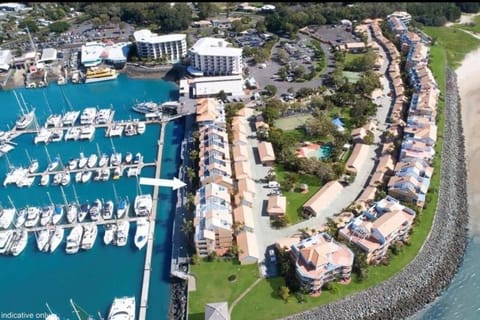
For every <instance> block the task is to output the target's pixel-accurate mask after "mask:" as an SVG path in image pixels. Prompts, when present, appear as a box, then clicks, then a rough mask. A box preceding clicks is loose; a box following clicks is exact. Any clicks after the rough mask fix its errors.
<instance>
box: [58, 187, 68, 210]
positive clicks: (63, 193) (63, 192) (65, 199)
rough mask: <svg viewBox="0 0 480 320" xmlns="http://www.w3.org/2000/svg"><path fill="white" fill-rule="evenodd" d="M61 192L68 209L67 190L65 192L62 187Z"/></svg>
mask: <svg viewBox="0 0 480 320" xmlns="http://www.w3.org/2000/svg"><path fill="white" fill-rule="evenodd" d="M60 190H62V196H63V201H64V202H65V205H66V206H67V207H68V201H67V196H66V195H65V190H63V186H60Z"/></svg>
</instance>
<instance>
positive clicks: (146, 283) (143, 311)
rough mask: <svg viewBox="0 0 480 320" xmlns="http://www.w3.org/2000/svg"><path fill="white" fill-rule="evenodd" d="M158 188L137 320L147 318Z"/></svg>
mask: <svg viewBox="0 0 480 320" xmlns="http://www.w3.org/2000/svg"><path fill="white" fill-rule="evenodd" d="M165 128H166V126H165V125H163V126H162V128H161V130H160V139H159V140H158V152H157V158H156V165H157V166H156V170H155V179H159V178H160V172H161V168H162V155H163V142H164V140H165ZM158 189H159V187H158V186H154V187H153V195H152V199H153V203H152V213H153V214H152V215H151V216H150V224H149V230H148V242H147V253H146V255H145V267H144V269H143V283H142V294H141V297H140V313H139V317H138V318H139V320H145V319H146V316H147V308H148V290H149V287H150V275H151V271H152V270H151V264H152V252H153V241H154V239H155V237H154V235H155V219H156V216H157V204H158Z"/></svg>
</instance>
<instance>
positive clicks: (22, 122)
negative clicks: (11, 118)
mask: <svg viewBox="0 0 480 320" xmlns="http://www.w3.org/2000/svg"><path fill="white" fill-rule="evenodd" d="M34 119H35V109H32V110H31V111H30V112H28V113H26V114H24V115H22V116H21V117H20V118H19V119H18V120H17V121H16V122H15V126H16V128H17V130H23V129H26V128H28V127H29V126H30V125H31V124H32V123H33V120H34Z"/></svg>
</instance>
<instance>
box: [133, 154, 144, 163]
mask: <svg viewBox="0 0 480 320" xmlns="http://www.w3.org/2000/svg"><path fill="white" fill-rule="evenodd" d="M141 162H143V156H142V154H141V153H140V152H137V153H136V154H135V157H133V164H139V163H141Z"/></svg>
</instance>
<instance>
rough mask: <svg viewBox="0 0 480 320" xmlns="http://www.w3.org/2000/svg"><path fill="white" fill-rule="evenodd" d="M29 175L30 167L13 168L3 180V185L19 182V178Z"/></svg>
mask: <svg viewBox="0 0 480 320" xmlns="http://www.w3.org/2000/svg"><path fill="white" fill-rule="evenodd" d="M27 175H28V169H24V168H13V169H11V170H10V171H9V172H8V173H7V176H6V177H5V180H4V181H3V186H4V187H6V186H7V185H9V184H11V183H17V182H18V180H21V179H24V178H26V177H27Z"/></svg>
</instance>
